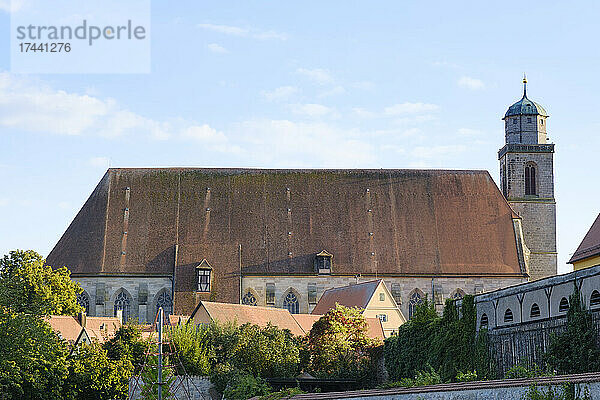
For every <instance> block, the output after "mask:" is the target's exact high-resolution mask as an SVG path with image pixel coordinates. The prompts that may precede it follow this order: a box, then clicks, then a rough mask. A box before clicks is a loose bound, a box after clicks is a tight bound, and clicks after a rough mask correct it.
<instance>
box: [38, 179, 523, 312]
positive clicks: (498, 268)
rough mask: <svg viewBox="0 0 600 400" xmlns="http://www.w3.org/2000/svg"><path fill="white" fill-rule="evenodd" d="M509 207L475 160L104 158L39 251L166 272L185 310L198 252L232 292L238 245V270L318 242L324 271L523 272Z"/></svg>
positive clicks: (267, 267) (290, 268) (228, 298)
mask: <svg viewBox="0 0 600 400" xmlns="http://www.w3.org/2000/svg"><path fill="white" fill-rule="evenodd" d="M127 188H129V190H126V189H127ZM288 189H289V190H288ZM127 199H129V200H127ZM126 209H127V210H126ZM288 210H289V211H288ZM124 213H127V215H128V219H127V224H128V226H127V227H125V226H124V221H125V219H124ZM513 214H514V213H513V211H512V209H511V208H510V206H509V205H508V203H507V202H506V200H505V199H504V197H503V196H502V194H501V193H500V191H499V190H498V188H497V187H496V185H495V183H494V181H493V180H492V178H491V177H490V175H489V173H488V172H487V171H446V170H383V169H381V170H268V169H264V170H260V169H206V168H204V169H202V168H147V169H144V168H134V169H109V170H108V172H107V173H106V175H105V176H104V177H103V178H102V180H101V181H100V183H99V184H98V186H97V187H96V188H95V190H94V191H93V192H92V194H91V195H90V197H89V198H88V200H87V201H86V203H85V204H84V205H83V207H82V209H81V210H80V211H79V213H78V214H77V216H76V217H75V219H74V220H73V222H72V223H71V225H70V226H69V228H68V229H67V230H66V232H65V233H64V234H63V236H62V238H61V239H60V240H59V242H58V243H57V244H56V246H55V247H54V249H53V250H52V252H51V253H50V254H49V255H48V258H47V262H48V264H49V265H53V266H62V265H66V266H67V267H68V268H69V269H70V270H71V272H72V273H73V276H85V275H94V274H125V275H136V274H138V275H142V274H143V275H162V276H172V275H173V274H175V296H174V297H175V307H176V312H178V313H186V314H187V313H190V312H191V310H192V309H193V307H194V306H195V304H196V301H194V299H193V293H194V292H195V276H194V274H195V266H196V265H197V263H198V262H200V261H201V260H203V259H206V260H208V262H210V264H211V265H212V267H213V274H214V284H213V292H214V296H213V298H214V299H215V300H217V301H223V302H237V301H239V269H240V266H239V260H240V254H239V249H240V247H239V246H240V245H241V249H242V250H241V264H242V273H243V274H244V275H252V274H258V275H260V274H266V275H277V274H291V275H294V274H298V275H306V274H313V273H314V264H313V262H314V259H315V255H316V254H317V253H318V252H320V251H321V250H323V249H326V250H327V251H328V252H329V253H331V254H333V255H334V259H333V273H334V274H342V275H354V274H362V275H363V276H375V275H380V276H381V275H394V276H432V275H433V276H443V275H450V276H455V275H477V276H507V275H508V276H515V275H516V276H523V273H522V271H521V269H520V266H519V261H518V255H517V245H516V241H515V235H514V230H513V224H512V218H513ZM125 230H126V231H127V235H126V240H125V238H124V231H125ZM176 244H177V246H175V245H176ZM123 245H124V248H123ZM176 248H177V249H178V250H177V257H175V249H176ZM123 250H124V251H125V254H123ZM290 253H291V255H290ZM175 259H176V260H178V264H177V266H174V265H173V260H175ZM183 303H185V306H184V307H183V308H182V307H181V306H180V305H179V304H183Z"/></svg>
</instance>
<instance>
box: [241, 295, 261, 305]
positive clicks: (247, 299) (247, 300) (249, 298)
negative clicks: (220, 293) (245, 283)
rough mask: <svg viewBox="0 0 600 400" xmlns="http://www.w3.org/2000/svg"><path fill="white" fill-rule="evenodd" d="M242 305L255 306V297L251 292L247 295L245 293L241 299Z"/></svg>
mask: <svg viewBox="0 0 600 400" xmlns="http://www.w3.org/2000/svg"><path fill="white" fill-rule="evenodd" d="M242 304H245V305H247V306H255V305H257V304H256V296H254V295H253V294H252V292H251V291H248V293H246V294H245V295H244V297H242Z"/></svg>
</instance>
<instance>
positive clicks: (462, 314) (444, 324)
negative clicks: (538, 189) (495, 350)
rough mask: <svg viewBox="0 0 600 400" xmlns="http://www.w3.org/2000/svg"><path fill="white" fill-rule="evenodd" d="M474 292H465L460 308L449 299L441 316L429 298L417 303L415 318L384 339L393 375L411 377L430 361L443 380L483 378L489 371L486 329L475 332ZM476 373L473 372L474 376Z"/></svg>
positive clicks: (398, 378) (390, 370) (386, 354)
mask: <svg viewBox="0 0 600 400" xmlns="http://www.w3.org/2000/svg"><path fill="white" fill-rule="evenodd" d="M475 324H476V310H475V304H474V298H473V296H465V297H464V298H463V300H462V306H461V308H460V309H459V308H458V307H457V305H456V302H455V301H453V300H447V301H446V305H445V307H444V313H443V315H442V316H441V317H440V316H439V315H438V314H437V313H436V312H435V309H434V307H433V304H431V302H429V301H428V300H427V299H426V300H425V301H424V302H423V303H422V304H420V305H419V306H417V308H416V311H415V314H414V316H413V318H412V319H411V320H410V321H408V322H407V323H405V324H404V325H402V326H401V327H400V328H399V330H398V335H395V336H392V337H390V338H388V339H386V341H385V348H384V353H385V362H386V367H387V370H388V372H389V374H390V379H391V380H394V381H401V380H402V379H403V378H412V377H414V376H416V374H417V372H418V371H420V370H422V368H423V366H425V365H430V366H432V367H433V369H434V370H435V371H437V372H438V373H439V375H440V377H441V380H442V381H444V382H447V381H457V380H458V377H459V376H460V377H461V379H466V377H465V376H466V374H465V373H464V371H473V372H469V373H468V374H469V375H468V379H471V380H474V379H478V378H483V377H485V376H487V375H489V374H490V371H489V365H490V363H489V356H488V351H487V332H486V331H481V332H480V333H479V335H477V334H476V332H475ZM473 375H474V376H473Z"/></svg>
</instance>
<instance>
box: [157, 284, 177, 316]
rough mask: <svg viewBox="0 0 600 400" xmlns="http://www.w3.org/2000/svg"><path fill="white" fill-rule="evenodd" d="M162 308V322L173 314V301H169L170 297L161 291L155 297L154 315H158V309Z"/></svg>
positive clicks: (167, 293)
mask: <svg viewBox="0 0 600 400" xmlns="http://www.w3.org/2000/svg"><path fill="white" fill-rule="evenodd" d="M160 307H162V309H163V314H164V320H165V321H167V320H168V318H169V315H171V314H172V313H173V299H171V295H170V294H169V292H167V291H166V290H163V291H162V292H160V293H159V294H158V296H156V313H157V314H158V309H159V308H160Z"/></svg>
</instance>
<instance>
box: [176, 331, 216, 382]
mask: <svg viewBox="0 0 600 400" xmlns="http://www.w3.org/2000/svg"><path fill="white" fill-rule="evenodd" d="M169 337H170V339H171V340H172V341H173V344H174V345H175V349H177V352H178V355H179V359H180V360H181V364H182V365H183V368H184V369H185V372H186V373H188V374H189V375H209V374H210V371H211V364H210V362H211V359H214V358H215V355H214V354H213V351H212V350H213V349H212V348H211V347H210V343H209V340H210V339H209V330H208V329H206V328H203V327H200V326H197V325H194V324H191V323H190V324H182V325H178V326H176V327H175V328H173V329H171V330H170V331H169ZM177 372H178V373H179V374H183V373H184V371H180V370H178V371H177Z"/></svg>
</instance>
